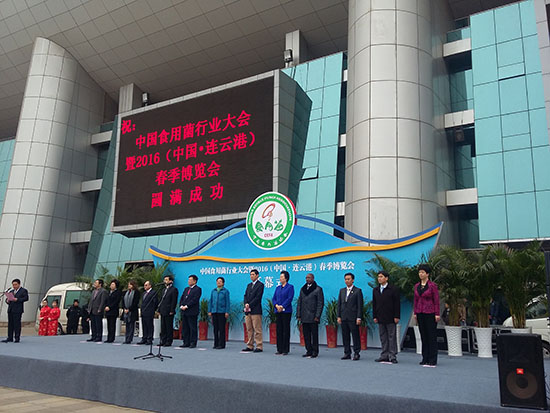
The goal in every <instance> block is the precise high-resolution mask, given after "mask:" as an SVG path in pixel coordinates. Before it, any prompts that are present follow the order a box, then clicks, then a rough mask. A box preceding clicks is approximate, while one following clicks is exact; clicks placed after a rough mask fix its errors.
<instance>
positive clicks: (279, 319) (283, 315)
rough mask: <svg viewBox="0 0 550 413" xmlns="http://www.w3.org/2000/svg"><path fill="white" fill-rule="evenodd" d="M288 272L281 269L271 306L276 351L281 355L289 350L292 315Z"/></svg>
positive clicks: (286, 353)
mask: <svg viewBox="0 0 550 413" xmlns="http://www.w3.org/2000/svg"><path fill="white" fill-rule="evenodd" d="M288 280H290V274H289V273H288V271H281V275H280V276H279V282H280V285H278V286H277V288H276V289H275V292H274V293H273V307H274V308H275V317H276V323H277V352H276V353H275V354H278V355H279V354H281V355H283V356H286V355H288V353H289V352H290V318H291V317H292V300H293V299H294V286H293V285H291V284H289V283H288Z"/></svg>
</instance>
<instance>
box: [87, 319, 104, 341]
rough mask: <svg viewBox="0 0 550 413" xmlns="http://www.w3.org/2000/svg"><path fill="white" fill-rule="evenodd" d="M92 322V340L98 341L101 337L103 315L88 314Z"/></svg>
mask: <svg viewBox="0 0 550 413" xmlns="http://www.w3.org/2000/svg"><path fill="white" fill-rule="evenodd" d="M90 321H91V324H92V340H96V341H99V340H101V339H102V338H103V315H101V314H100V315H94V314H90Z"/></svg>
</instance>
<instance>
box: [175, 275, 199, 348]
mask: <svg viewBox="0 0 550 413" xmlns="http://www.w3.org/2000/svg"><path fill="white" fill-rule="evenodd" d="M198 280H199V277H197V276H196V275H194V274H193V275H190V276H189V279H188V281H187V283H188V285H189V287H187V288H186V289H185V290H183V294H182V295H181V300H180V310H181V315H182V316H181V322H182V323H183V331H182V332H183V337H182V338H183V344H182V345H181V346H180V347H189V348H195V347H197V317H198V316H199V303H200V299H201V295H202V290H201V288H200V287H199V286H198V285H197V281H198Z"/></svg>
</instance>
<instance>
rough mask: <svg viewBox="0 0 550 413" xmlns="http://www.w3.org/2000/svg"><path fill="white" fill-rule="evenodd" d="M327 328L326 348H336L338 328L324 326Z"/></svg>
mask: <svg viewBox="0 0 550 413" xmlns="http://www.w3.org/2000/svg"><path fill="white" fill-rule="evenodd" d="M326 328H327V347H328V348H336V346H337V345H338V327H336V326H326Z"/></svg>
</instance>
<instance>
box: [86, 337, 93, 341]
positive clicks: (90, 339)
mask: <svg viewBox="0 0 550 413" xmlns="http://www.w3.org/2000/svg"><path fill="white" fill-rule="evenodd" d="M86 341H95V338H89V339H88V340H86Z"/></svg>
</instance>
